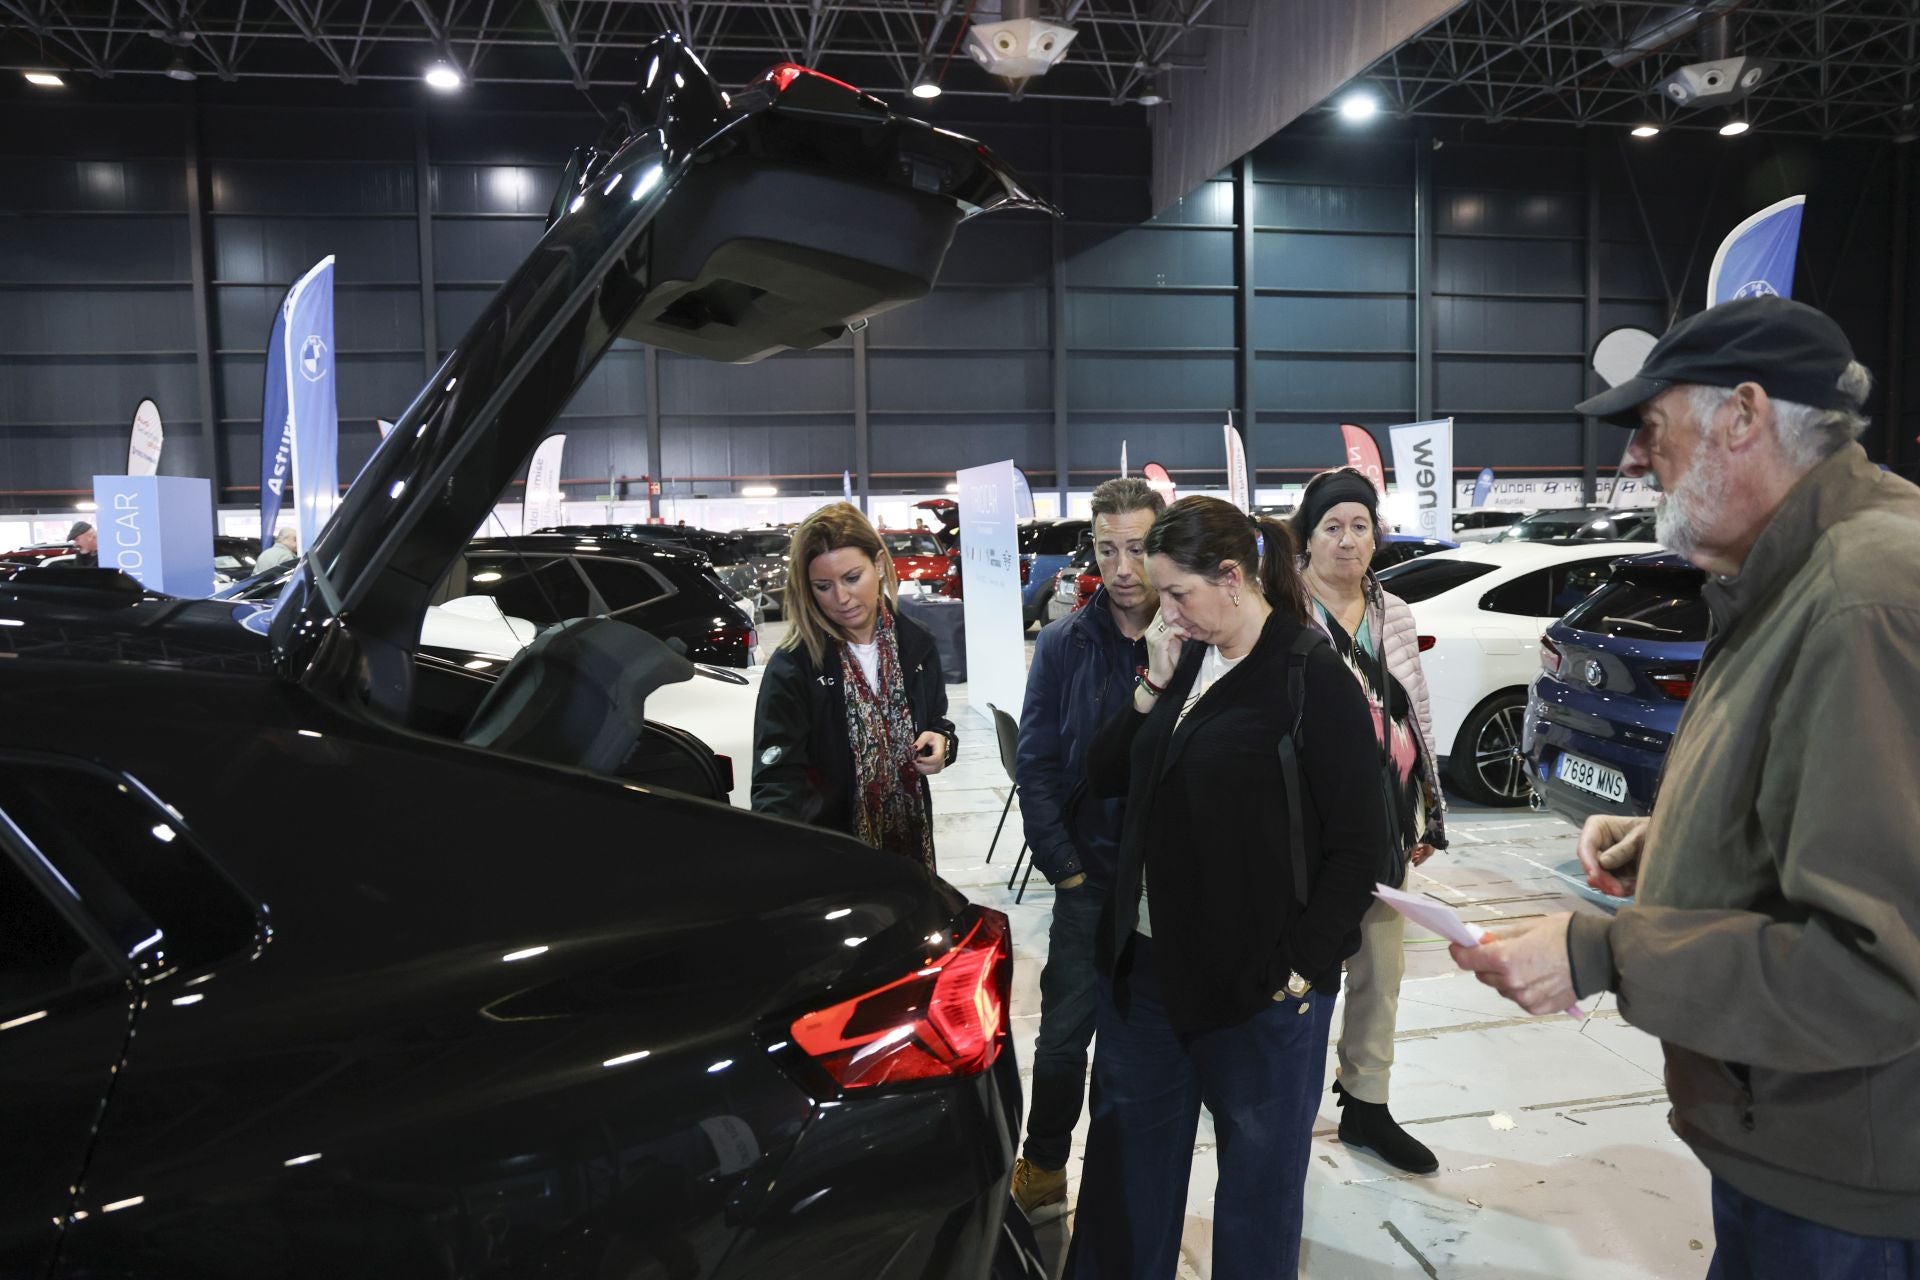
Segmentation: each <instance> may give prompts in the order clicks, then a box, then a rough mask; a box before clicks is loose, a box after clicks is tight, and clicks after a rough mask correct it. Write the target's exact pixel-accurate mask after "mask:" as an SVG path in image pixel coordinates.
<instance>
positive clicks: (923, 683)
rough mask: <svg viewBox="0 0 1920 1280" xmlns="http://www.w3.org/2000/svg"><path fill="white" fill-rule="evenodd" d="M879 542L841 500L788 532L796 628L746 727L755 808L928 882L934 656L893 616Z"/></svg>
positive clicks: (943, 745)
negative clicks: (839, 839) (857, 847)
mask: <svg viewBox="0 0 1920 1280" xmlns="http://www.w3.org/2000/svg"><path fill="white" fill-rule="evenodd" d="M899 589H900V588H899V582H898V581H897V580H896V579H895V577H894V571H893V557H892V556H891V555H889V554H888V553H887V548H886V544H885V543H883V542H881V541H880V535H879V533H878V532H876V531H875V530H874V527H873V525H872V524H871V523H869V522H868V520H867V518H866V516H864V515H862V514H861V513H860V511H859V509H858V508H856V507H854V506H852V505H851V504H849V503H845V502H836V503H834V504H832V505H831V506H826V507H822V508H820V510H818V511H816V512H814V513H813V514H812V515H810V516H808V517H807V518H806V519H805V520H804V521H802V522H801V524H800V527H799V528H798V529H796V530H794V534H793V549H792V551H791V553H790V555H789V560H788V568H787V604H788V612H789V613H790V614H791V616H792V629H791V630H790V631H789V632H788V633H787V638H786V640H785V641H783V642H782V643H781V645H780V648H779V649H778V650H776V651H775V653H774V655H773V658H772V660H771V661H769V662H768V663H767V673H766V676H765V678H764V679H763V680H762V681H761V684H760V703H759V708H758V710H757V711H756V712H755V714H754V725H753V807H754V808H755V809H756V810H758V811H760V812H762V813H772V814H777V815H779V816H781V817H784V818H795V819H798V820H799V821H802V822H809V823H812V824H813V825H815V826H820V827H831V828H833V829H834V830H836V831H845V832H847V833H848V834H849V835H853V836H857V837H858V838H859V839H861V840H862V841H864V842H865V843H867V844H870V845H872V846H873V847H874V848H876V849H885V850H888V851H890V852H893V853H899V854H904V855H905V856H907V857H910V858H914V859H916V860H918V861H920V862H921V863H923V864H925V866H926V868H927V870H929V871H932V870H934V860H933V796H932V793H931V792H930V791H929V790H928V788H927V779H928V778H929V777H931V776H932V775H934V774H936V773H938V772H940V770H942V769H944V768H946V766H947V765H948V764H949V763H950V762H951V761H952V759H953V757H954V753H955V752H956V751H957V750H958V747H959V739H958V738H956V737H955V736H954V732H953V724H952V722H951V721H949V720H948V719H947V688H946V685H945V684H944V683H943V682H942V680H941V676H940V655H939V651H938V650H937V649H936V648H935V647H934V642H933V637H932V636H931V635H930V634H929V633H928V632H927V631H926V629H925V628H923V627H921V626H919V625H917V624H916V623H914V622H912V621H911V620H910V619H907V618H903V617H901V616H900V615H899V613H898V612H897V610H896V608H895V604H896V601H897V599H898V597H899Z"/></svg>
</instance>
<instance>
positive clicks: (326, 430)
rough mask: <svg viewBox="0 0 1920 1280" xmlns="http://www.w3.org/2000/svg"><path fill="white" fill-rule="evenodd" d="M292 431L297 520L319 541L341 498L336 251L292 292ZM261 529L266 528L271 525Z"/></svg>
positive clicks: (288, 316)
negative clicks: (335, 360) (336, 383)
mask: <svg viewBox="0 0 1920 1280" xmlns="http://www.w3.org/2000/svg"><path fill="white" fill-rule="evenodd" d="M281 314H282V316H284V317H285V320H286V326H285V332H284V334H283V335H282V338H283V341H282V344H281V345H282V346H283V348H284V349H285V353H286V379H287V410H288V412H287V432H288V435H289V436H290V437H291V438H292V441H293V500H294V524H295V526H296V527H297V528H298V529H299V532H300V546H301V547H302V548H303V549H304V548H307V547H311V546H313V545H314V542H315V540H316V539H318V538H319V536H320V531H321V530H322V529H324V528H326V526H327V521H328V520H330V519H332V518H333V509H334V508H335V507H336V506H338V505H339V503H340V406H339V401H338V399H337V398H336V394H335V387H334V376H333V373H334V363H333V355H334V352H333V256H332V255H331V254H329V255H328V256H326V257H324V258H322V259H320V261H319V263H318V264H317V265H316V266H315V267H314V268H313V270H311V271H309V272H307V274H306V275H304V276H302V277H301V278H300V280H299V281H298V282H297V283H296V284H295V285H294V286H293V288H292V289H291V290H289V291H288V293H287V301H286V305H285V306H284V307H283V308H282V309H281ZM261 532H262V533H263V534H265V533H266V532H267V528H266V526H264V525H263V526H262V527H261Z"/></svg>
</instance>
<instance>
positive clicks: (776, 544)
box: [740, 532, 793, 556]
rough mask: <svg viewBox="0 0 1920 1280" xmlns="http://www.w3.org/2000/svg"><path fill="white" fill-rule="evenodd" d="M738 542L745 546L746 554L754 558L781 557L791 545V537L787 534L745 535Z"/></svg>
mask: <svg viewBox="0 0 1920 1280" xmlns="http://www.w3.org/2000/svg"><path fill="white" fill-rule="evenodd" d="M740 540H741V541H742V542H744V543H745V544H746V548H747V554H748V555H755V556H783V555H785V554H787V548H788V547H789V546H791V545H792V542H793V535H792V534H788V533H778V532H770V533H745V534H741V535H740Z"/></svg>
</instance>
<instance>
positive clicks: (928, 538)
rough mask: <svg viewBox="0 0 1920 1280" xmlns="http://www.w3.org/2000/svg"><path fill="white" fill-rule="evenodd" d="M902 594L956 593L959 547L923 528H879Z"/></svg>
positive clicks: (958, 589) (956, 596) (957, 592)
mask: <svg viewBox="0 0 1920 1280" xmlns="http://www.w3.org/2000/svg"><path fill="white" fill-rule="evenodd" d="M880 540H881V541H882V542H884V543H886V544H887V550H888V552H890V553H891V554H892V556H893V572H894V574H895V576H897V577H898V578H899V579H900V590H901V593H902V594H912V595H934V596H949V597H952V598H954V599H959V597H960V555H959V548H958V547H957V546H956V545H954V544H951V543H948V542H947V541H945V540H944V539H942V537H941V536H940V535H939V534H936V533H934V532H932V531H931V530H927V529H882V530H881V531H880Z"/></svg>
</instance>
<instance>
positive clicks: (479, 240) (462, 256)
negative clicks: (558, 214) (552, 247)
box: [408, 218, 545, 282]
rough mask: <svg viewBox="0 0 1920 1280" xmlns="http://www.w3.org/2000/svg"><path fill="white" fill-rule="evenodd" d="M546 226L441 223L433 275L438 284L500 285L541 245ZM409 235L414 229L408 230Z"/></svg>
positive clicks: (506, 221)
mask: <svg viewBox="0 0 1920 1280" xmlns="http://www.w3.org/2000/svg"><path fill="white" fill-rule="evenodd" d="M544 230H545V228H544V226H543V224H542V223H540V222H538V221H535V220H533V219H531V218H529V219H524V220H523V219H519V218H512V219H507V218H500V219H489V220H487V221H485V222H464V221H457V220H456V221H449V220H446V219H437V220H435V222H434V226H433V274H434V278H435V279H436V280H446V281H449V282H455V281H482V280H484V281H489V282H499V281H503V280H505V279H506V278H507V277H508V276H509V275H511V274H513V271H514V268H516V267H518V266H519V265H520V263H521V261H522V260H523V259H525V258H526V256H527V253H528V251H530V250H531V249H532V248H533V246H534V245H536V244H538V243H539V242H540V236H541V234H542V232H543V231H544ZM408 232H409V234H411V233H412V232H413V228H412V227H409V228H408Z"/></svg>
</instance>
